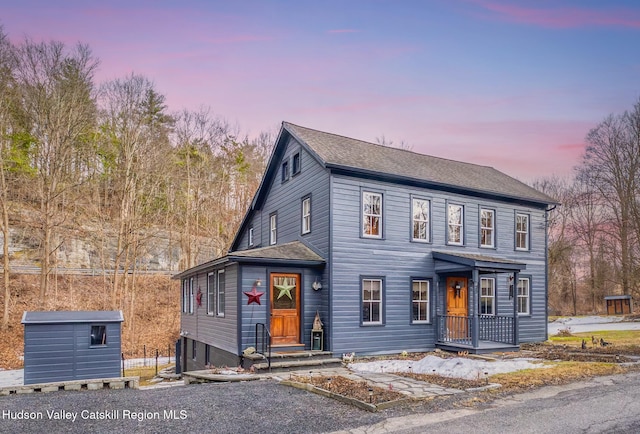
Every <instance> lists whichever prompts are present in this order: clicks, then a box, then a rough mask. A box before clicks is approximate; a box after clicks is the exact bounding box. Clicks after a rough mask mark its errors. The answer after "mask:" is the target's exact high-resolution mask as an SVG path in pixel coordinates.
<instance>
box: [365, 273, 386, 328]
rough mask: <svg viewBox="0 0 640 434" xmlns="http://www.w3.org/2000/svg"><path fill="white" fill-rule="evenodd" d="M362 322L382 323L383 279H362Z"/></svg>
mask: <svg viewBox="0 0 640 434" xmlns="http://www.w3.org/2000/svg"><path fill="white" fill-rule="evenodd" d="M362 324H382V279H362Z"/></svg>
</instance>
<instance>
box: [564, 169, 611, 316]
mask: <svg viewBox="0 0 640 434" xmlns="http://www.w3.org/2000/svg"><path fill="white" fill-rule="evenodd" d="M571 196H572V206H571V229H572V233H573V236H574V238H575V240H576V243H577V244H578V245H579V246H581V247H584V248H585V250H586V252H587V263H588V273H587V280H588V285H587V287H588V293H589V294H590V298H591V308H592V310H593V311H596V310H597V305H596V303H597V302H598V301H599V299H601V298H602V297H603V296H604V288H603V286H602V282H601V276H599V267H598V258H599V255H601V253H602V247H603V246H601V245H600V243H603V235H602V232H603V230H604V227H605V225H606V221H607V214H606V208H605V206H604V203H603V202H604V201H603V200H602V197H601V196H600V194H599V193H598V192H597V190H596V188H595V187H594V186H593V185H591V184H590V179H581V178H576V180H575V181H574V183H573V186H572V191H571Z"/></svg>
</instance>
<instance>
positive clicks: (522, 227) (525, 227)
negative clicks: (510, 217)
mask: <svg viewBox="0 0 640 434" xmlns="http://www.w3.org/2000/svg"><path fill="white" fill-rule="evenodd" d="M516 249H517V250H529V215H528V214H516Z"/></svg>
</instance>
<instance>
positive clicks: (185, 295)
mask: <svg viewBox="0 0 640 434" xmlns="http://www.w3.org/2000/svg"><path fill="white" fill-rule="evenodd" d="M187 312H189V281H188V280H187V279H184V280H183V281H182V313H187Z"/></svg>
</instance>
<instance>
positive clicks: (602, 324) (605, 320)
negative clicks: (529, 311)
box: [548, 316, 640, 336]
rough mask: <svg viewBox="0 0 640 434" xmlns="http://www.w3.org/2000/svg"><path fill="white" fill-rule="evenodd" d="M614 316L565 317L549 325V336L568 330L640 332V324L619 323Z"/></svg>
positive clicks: (578, 331) (580, 331)
mask: <svg viewBox="0 0 640 434" xmlns="http://www.w3.org/2000/svg"><path fill="white" fill-rule="evenodd" d="M621 320H622V318H621V317H616V316H609V317H607V316H587V317H567V318H561V319H559V320H556V321H554V322H551V323H549V329H548V332H549V336H553V335H555V334H557V333H558V331H560V330H563V329H566V328H569V329H570V330H571V332H572V333H584V332H597V331H601V330H640V322H635V321H634V322H631V321H624V322H622V321H621Z"/></svg>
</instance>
